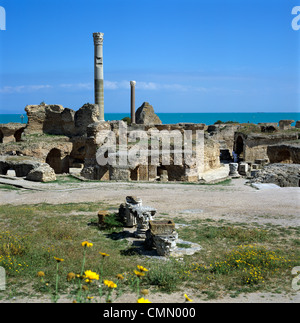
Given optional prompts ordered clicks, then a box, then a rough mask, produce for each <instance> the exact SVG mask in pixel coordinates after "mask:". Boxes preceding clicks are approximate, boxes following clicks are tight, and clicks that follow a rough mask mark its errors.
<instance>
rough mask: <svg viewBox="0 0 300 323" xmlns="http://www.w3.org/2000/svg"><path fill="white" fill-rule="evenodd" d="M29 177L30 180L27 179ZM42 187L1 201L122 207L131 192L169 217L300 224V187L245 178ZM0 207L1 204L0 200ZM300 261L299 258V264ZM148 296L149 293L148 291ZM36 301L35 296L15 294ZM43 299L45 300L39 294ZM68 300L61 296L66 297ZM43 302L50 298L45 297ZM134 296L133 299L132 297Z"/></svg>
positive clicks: (272, 298)
mask: <svg viewBox="0 0 300 323" xmlns="http://www.w3.org/2000/svg"><path fill="white" fill-rule="evenodd" d="M27 183H28V182H27ZM32 185H33V186H34V187H35V188H36V189H39V188H42V189H44V191H38V190H35V191H32V190H18V191H0V205H1V204H34V203H41V202H46V203H53V204H57V203H68V202H74V203H76V202H77V203H78V202H96V201H99V202H105V203H107V204H109V205H111V206H114V207H116V208H117V207H118V205H119V204H121V203H123V202H124V201H125V197H126V196H128V195H136V196H138V197H140V198H141V199H142V200H143V205H149V206H152V207H155V208H156V209H157V210H158V213H157V217H159V214H161V215H164V216H168V217H178V216H179V217H184V218H186V219H193V218H197V219H200V218H203V219H204V218H205V219H207V218H210V219H213V220H219V219H223V220H226V221H229V222H232V223H235V222H239V223H240V222H247V223H251V222H256V223H259V224H267V223H271V224H274V225H280V226H294V227H295V226H299V225H300V221H299V220H300V211H299V210H300V194H299V193H300V188H279V187H275V188H274V187H271V186H268V185H264V186H263V187H261V189H256V188H253V187H250V186H248V185H245V180H244V179H235V180H232V182H231V184H230V185H226V186H223V185H186V184H175V183H174V184H172V183H165V184H163V183H133V182H130V183H115V182H102V183H101V182H97V183H84V182H83V183H79V184H77V183H76V184H75V183H74V184H68V185H67V186H63V185H58V184H38V183H35V184H32ZM0 207H1V206H0ZM299 265H300V264H299ZM188 292H189V293H190V294H189V296H190V297H191V298H192V299H194V302H205V301H204V300H203V299H202V300H201V299H199V298H197V296H196V293H195V292H194V291H188ZM133 297H134V296H132V297H130V295H124V296H122V297H121V298H120V299H118V300H117V302H124V303H128V302H132V301H133ZM149 298H150V296H149ZM151 300H152V302H156V303H182V302H184V297H183V295H182V293H175V294H172V295H165V294H153V295H151ZM13 301H16V302H32V300H17V299H16V300H13ZM39 301H42V300H39ZM64 301H66V300H63V299H62V300H61V302H64ZM45 302H47V300H46V299H45ZM133 302H134V301H133ZM213 302H231V303H232V302H250V303H251V302H255V303H257V302H297V303H298V302H300V294H299V291H298V292H297V293H293V294H291V295H281V294H271V293H253V294H247V295H243V294H240V295H239V296H238V297H236V298H231V297H229V296H227V297H224V298H222V299H218V300H213Z"/></svg>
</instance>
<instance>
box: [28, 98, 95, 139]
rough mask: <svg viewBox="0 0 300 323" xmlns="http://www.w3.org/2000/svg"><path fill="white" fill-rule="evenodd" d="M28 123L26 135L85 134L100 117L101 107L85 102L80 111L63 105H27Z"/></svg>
mask: <svg viewBox="0 0 300 323" xmlns="http://www.w3.org/2000/svg"><path fill="white" fill-rule="evenodd" d="M25 111H26V113H27V116H28V123H27V126H26V129H25V131H24V133H25V135H28V134H37V133H47V134H52V135H65V136H70V137H72V136H83V135H85V134H86V128H87V126H88V125H89V124H91V123H93V122H97V121H98V119H99V109H98V107H97V106H96V105H94V104H89V103H87V104H85V105H83V106H82V107H81V108H80V109H79V110H78V111H76V112H75V111H73V110H71V109H68V108H63V107H62V106H61V105H46V104H40V105H27V106H26V107H25Z"/></svg>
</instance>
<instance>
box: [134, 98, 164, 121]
mask: <svg viewBox="0 0 300 323" xmlns="http://www.w3.org/2000/svg"><path fill="white" fill-rule="evenodd" d="M135 118H136V123H137V124H148V125H155V124H162V122H161V120H160V119H159V117H158V116H157V114H155V113H154V109H153V106H152V105H150V104H149V103H148V102H144V103H143V104H142V105H141V106H140V107H139V108H138V109H137V111H136V113H135Z"/></svg>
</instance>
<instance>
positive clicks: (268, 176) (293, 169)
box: [248, 163, 300, 187]
mask: <svg viewBox="0 0 300 323" xmlns="http://www.w3.org/2000/svg"><path fill="white" fill-rule="evenodd" d="M253 175H254V177H253V178H252V179H251V180H250V181H249V182H248V183H272V184H276V185H278V186H280V187H299V186H300V164H278V163H277V164H269V165H266V166H265V167H264V168H262V169H260V170H258V171H257V172H256V174H253Z"/></svg>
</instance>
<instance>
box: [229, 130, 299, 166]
mask: <svg viewBox="0 0 300 323" xmlns="http://www.w3.org/2000/svg"><path fill="white" fill-rule="evenodd" d="M298 136H299V134H298V133H297V132H281V133H274V134H270V133H249V134H245V133H242V132H236V133H235V134H234V140H235V144H234V150H235V151H238V150H239V147H238V145H239V141H241V140H242V145H243V147H242V149H243V152H242V157H243V159H244V161H247V162H254V161H255V160H256V159H267V160H268V159H269V156H268V153H267V149H268V146H270V145H274V144H277V143H282V142H284V141H294V140H298Z"/></svg>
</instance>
